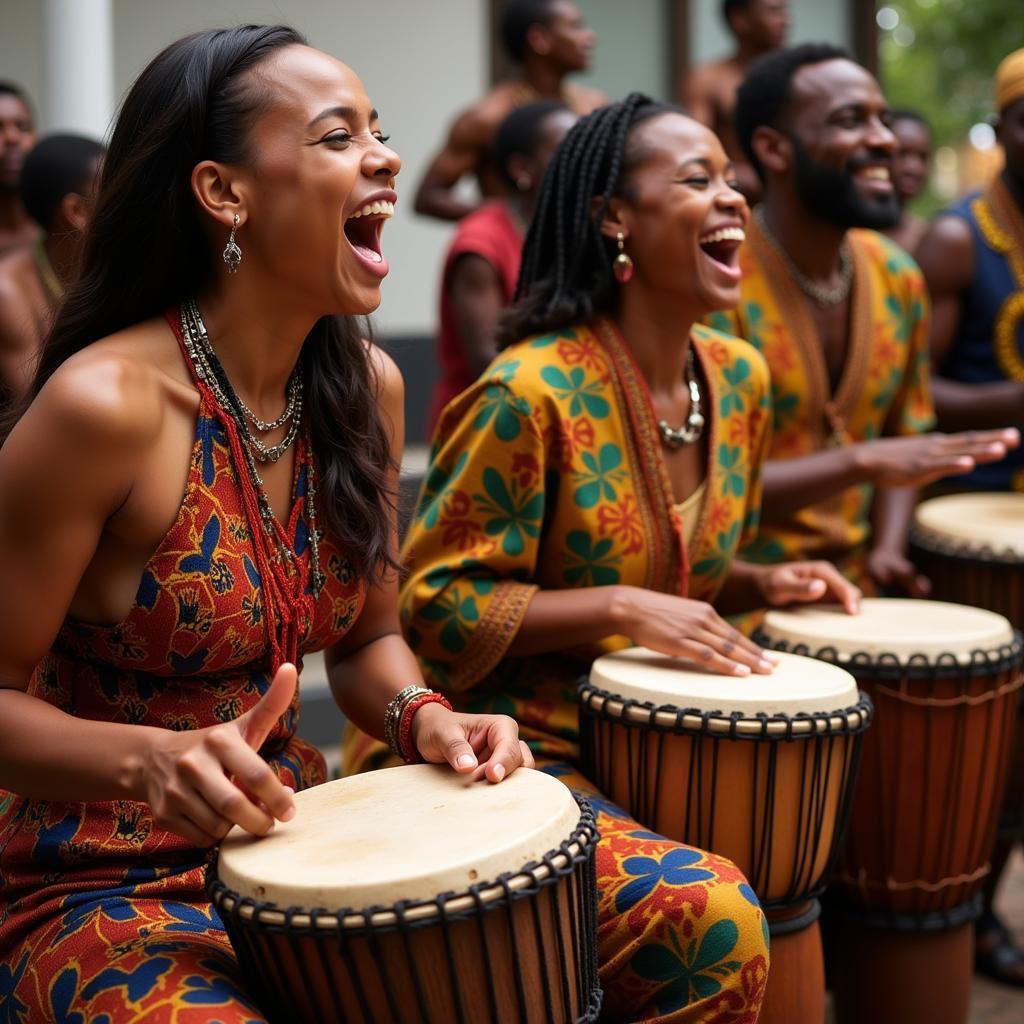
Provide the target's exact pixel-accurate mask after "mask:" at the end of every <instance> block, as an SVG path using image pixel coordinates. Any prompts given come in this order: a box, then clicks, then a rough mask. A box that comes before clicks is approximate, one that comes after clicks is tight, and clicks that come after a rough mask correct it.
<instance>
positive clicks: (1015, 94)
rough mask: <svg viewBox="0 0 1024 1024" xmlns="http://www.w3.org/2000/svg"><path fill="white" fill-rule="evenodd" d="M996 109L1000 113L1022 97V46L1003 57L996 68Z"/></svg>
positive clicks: (1023, 81)
mask: <svg viewBox="0 0 1024 1024" xmlns="http://www.w3.org/2000/svg"><path fill="white" fill-rule="evenodd" d="M995 95H996V110H998V111H999V113H1000V114H1002V112H1003V111H1004V110H1006V108H1007V107H1009V106H1010V105H1011V104H1012V103H1014V102H1016V101H1017V100H1019V99H1022V98H1024V48H1021V49H1019V50H1015V51H1014V52H1013V53H1011V54H1010V55H1009V56H1007V57H1004V58H1003V60H1002V62H1001V63H1000V65H999V67H998V68H996V81H995Z"/></svg>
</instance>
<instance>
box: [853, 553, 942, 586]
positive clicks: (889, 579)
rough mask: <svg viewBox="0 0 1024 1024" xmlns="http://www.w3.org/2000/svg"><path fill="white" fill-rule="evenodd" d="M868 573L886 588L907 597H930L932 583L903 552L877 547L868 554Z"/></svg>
mask: <svg viewBox="0 0 1024 1024" xmlns="http://www.w3.org/2000/svg"><path fill="white" fill-rule="evenodd" d="M867 569H868V575H869V576H870V577H871V578H872V579H873V580H874V581H875V582H876V583H877V584H878V585H879V586H880V587H882V588H883V589H884V590H896V591H899V592H900V593H902V594H906V596H907V597H930V596H931V592H932V583H931V580H930V579H928V577H927V576H922V575H921V574H920V573H919V572H918V571H917V567H916V566H915V565H914V563H913V562H911V561H910V559H908V558H907V557H906V556H905V555H904V554H903V553H902V552H900V551H893V550H891V549H889V548H875V549H874V551H872V552H871V554H870V555H868V565H867Z"/></svg>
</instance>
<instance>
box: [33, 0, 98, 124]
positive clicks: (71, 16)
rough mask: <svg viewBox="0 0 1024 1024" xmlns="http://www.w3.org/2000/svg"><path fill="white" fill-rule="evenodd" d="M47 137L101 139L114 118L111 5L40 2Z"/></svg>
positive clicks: (87, 0) (94, 0) (83, 0)
mask: <svg viewBox="0 0 1024 1024" xmlns="http://www.w3.org/2000/svg"><path fill="white" fill-rule="evenodd" d="M43 40H44V48H43V53H44V60H45V83H46V91H45V93H44V96H45V105H44V118H43V127H44V129H45V130H46V131H48V132H52V131H67V132H79V133H81V134H83V135H91V136H93V137H94V138H98V139H102V138H105V137H106V135H107V132H108V130H109V128H110V123H111V121H112V119H113V116H114V11H113V0H44V2H43Z"/></svg>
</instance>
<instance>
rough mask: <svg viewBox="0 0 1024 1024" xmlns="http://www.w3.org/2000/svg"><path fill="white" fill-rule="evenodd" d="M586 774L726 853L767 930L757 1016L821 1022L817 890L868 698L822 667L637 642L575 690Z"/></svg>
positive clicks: (662, 822) (698, 842)
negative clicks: (700, 661)
mask: <svg viewBox="0 0 1024 1024" xmlns="http://www.w3.org/2000/svg"><path fill="white" fill-rule="evenodd" d="M579 697H580V752H581V756H582V762H583V770H584V772H585V773H586V774H587V775H588V777H590V778H591V779H593V781H594V782H595V783H596V784H597V786H598V788H599V789H600V790H601V791H602V792H604V793H606V794H607V795H608V796H609V797H610V798H611V799H612V800H613V801H614V802H615V803H617V804H619V805H621V806H622V807H624V808H626V810H627V811H629V812H630V813H631V814H632V815H633V816H634V817H635V818H636V819H637V820H638V821H639V822H640V823H641V824H643V825H645V826H646V827H648V828H651V829H653V830H655V831H657V832H659V833H661V834H662V835H665V836H668V837H669V838H671V839H675V840H678V841H679V842H683V843H688V844H690V845H692V846H697V847H700V848H702V849H705V850H710V851H712V852H714V853H718V854H721V855H723V856H726V857H729V858H730V859H731V860H733V861H735V863H736V864H737V865H738V866H739V868H740V869H741V870H742V871H743V872H744V873H745V874H746V876H747V878H748V880H749V881H750V884H751V886H752V887H753V888H754V891H755V892H756V893H757V895H758V897H759V898H760V900H761V903H762V906H763V907H764V909H765V912H766V915H767V917H768V919H769V922H770V929H771V932H772V945H771V956H772V962H771V970H770V971H769V976H768V988H767V991H766V995H765V1006H764V1009H763V1010H762V1013H761V1018H760V1019H761V1021H762V1022H768V1021H773V1022H780V1024H781V1022H783V1021H785V1022H797V1021H801V1022H802V1021H816V1022H820V1021H822V1020H823V1019H824V1015H825V1006H824V998H825V979H824V967H823V962H822V953H821V939H820V934H819V930H818V925H817V916H818V911H819V908H818V903H817V900H816V896H817V895H818V894H819V893H820V892H821V890H822V889H823V888H824V886H825V882H826V880H827V879H828V877H829V875H830V874H831V872H832V870H833V868H834V865H835V860H836V856H837V853H838V849H839V841H840V838H841V836H842V833H843V828H844V826H845V823H846V820H847V817H848V814H849V808H850V803H851V795H852V783H853V779H854V777H855V775H856V770H857V761H858V752H859V748H860V739H861V734H862V733H863V731H864V729H865V728H866V726H867V724H868V721H869V719H870V717H871V706H870V702H869V701H867V700H866V699H865V698H863V697H861V696H860V694H858V692H857V685H856V682H855V681H854V679H853V677H852V676H850V675H849V674H848V673H847V672H844V671H843V670H842V669H839V668H837V667H835V666H832V665H823V664H821V663H816V662H814V661H812V660H811V659H809V658H797V657H792V656H788V655H784V656H783V658H782V662H781V664H780V665H779V666H778V667H777V668H776V670H775V672H774V673H772V674H771V675H768V676H748V677H744V678H737V677H735V676H722V675H713V674H711V673H708V672H703V671H700V670H698V669H695V668H694V667H693V666H692V664H690V663H688V662H683V661H679V660H677V659H674V658H670V657H667V656H665V655H661V654H657V653H655V652H654V651H650V650H646V649H644V648H631V649H630V650H626V651H620V652H617V653H615V654H609V655H605V656H603V657H601V658H598V659H597V660H596V661H595V662H594V664H593V666H592V667H591V670H590V675H589V678H587V679H585V680H583V681H582V682H581V683H580V687H579Z"/></svg>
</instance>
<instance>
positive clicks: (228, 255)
mask: <svg viewBox="0 0 1024 1024" xmlns="http://www.w3.org/2000/svg"><path fill="white" fill-rule="evenodd" d="M240 220H241V218H240V217H239V216H238V214H237V213H236V214H235V220H234V223H233V224H232V225H231V234H230V235H229V236H228V244H227V245H225V246H224V252H222V253H221V259H222V260H223V261H224V262H225V263H226V264H227V266H228V273H229V274H237V273H238V265H239V264H240V263H241V262H242V250H241V249H239V248H238V243H237V242H236V241H235V231H236V230H237V229H238V225H239V222H240Z"/></svg>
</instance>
